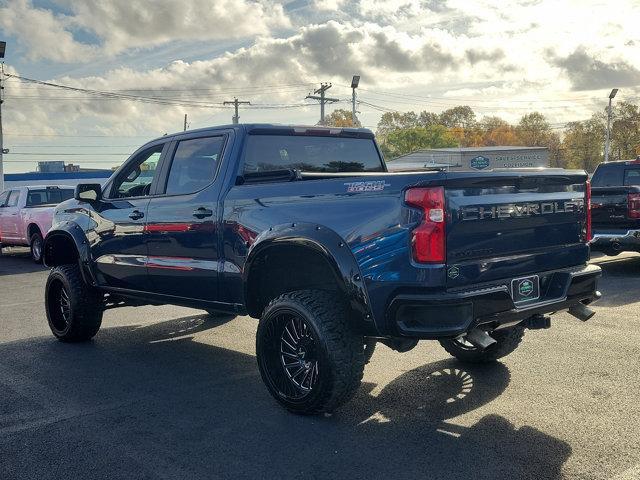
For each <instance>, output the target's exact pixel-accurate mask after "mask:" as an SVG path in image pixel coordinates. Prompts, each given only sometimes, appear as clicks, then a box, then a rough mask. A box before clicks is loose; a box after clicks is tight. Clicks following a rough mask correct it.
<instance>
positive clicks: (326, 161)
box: [244, 135, 384, 174]
mask: <svg viewBox="0 0 640 480" xmlns="http://www.w3.org/2000/svg"><path fill="white" fill-rule="evenodd" d="M286 169H294V170H300V171H303V172H323V173H327V172H382V171H384V168H383V166H382V159H381V158H380V155H379V154H378V150H377V149H376V146H375V143H374V142H373V140H372V139H368V138H367V139H365V138H336V137H316V136H311V135H300V136H296V135H250V136H249V138H248V140H247V147H246V153H245V159H244V173H245V174H246V173H259V172H270V171H278V170H286Z"/></svg>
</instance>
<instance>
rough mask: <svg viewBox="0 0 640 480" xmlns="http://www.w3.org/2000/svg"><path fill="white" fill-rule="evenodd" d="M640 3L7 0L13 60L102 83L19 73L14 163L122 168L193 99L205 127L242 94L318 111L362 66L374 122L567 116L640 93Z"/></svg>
mask: <svg viewBox="0 0 640 480" xmlns="http://www.w3.org/2000/svg"><path fill="white" fill-rule="evenodd" d="M639 18H640V1H638V0H626V1H624V0H621V1H617V2H610V1H609V2H605V1H602V2H600V1H587V0H576V1H569V0H567V1H563V0H522V1H512V2H507V1H499V0H480V1H469V0H466V1H465V0H426V1H424V0H423V1H419V0H360V1H344V0H290V1H281V2H277V1H271V0H153V1H152V0H147V1H144V0H83V1H79V0H41V1H37V0H0V40H5V41H7V53H6V58H5V61H6V65H5V73H6V74H9V75H18V76H22V77H26V78H31V79H37V80H42V81H46V82H50V83H55V84H60V85H65V86H69V87H74V88H79V89H89V90H94V91H98V93H88V92H76V91H72V90H62V89H57V88H53V87H50V86H44V85H39V84H34V83H28V82H24V81H21V80H18V79H16V78H15V77H9V78H7V79H6V82H5V86H6V89H5V103H4V105H3V109H4V110H3V113H4V115H3V120H4V130H5V147H8V148H10V149H11V152H12V153H11V154H9V155H6V156H5V162H6V163H5V171H6V172H18V171H28V170H33V169H34V167H35V163H34V162H35V161H36V160H65V161H66V162H68V163H81V164H82V165H83V166H93V167H97V166H103V167H110V166H112V165H115V164H119V163H120V162H122V160H123V159H124V158H125V157H126V155H127V154H128V153H130V152H131V151H132V150H134V149H135V147H136V146H138V145H140V144H142V143H143V142H145V141H146V140H148V139H151V138H153V137H156V136H159V135H162V134H164V133H166V132H174V131H178V130H181V129H182V123H183V117H184V114H185V113H187V114H188V116H189V124H190V127H191V128H198V127H203V126H207V125H215V124H222V123H229V122H230V119H231V116H232V113H233V112H232V111H231V110H229V109H228V108H227V107H225V106H224V105H222V104H221V103H222V102H223V101H225V100H232V99H233V98H234V97H238V98H239V99H240V100H246V101H251V103H252V105H251V106H250V107H248V108H247V107H245V108H243V109H242V110H241V112H240V116H241V121H244V122H277V123H303V124H314V123H316V122H317V121H318V119H319V107H318V105H317V103H314V102H313V101H311V100H305V96H306V95H307V94H308V93H309V92H310V90H312V89H313V88H314V87H315V88H317V87H318V86H319V83H320V82H332V84H333V87H332V88H331V90H329V92H328V94H329V95H330V96H331V97H335V98H337V99H339V100H340V101H341V102H339V103H337V104H336V105H332V106H329V107H328V111H331V110H333V109H334V108H350V106H349V103H348V102H347V100H348V99H349V98H350V89H349V84H350V81H351V77H352V75H354V74H359V75H361V77H362V80H361V83H360V87H361V88H360V89H359V99H360V100H361V101H362V102H363V103H362V104H360V106H359V111H360V119H361V121H362V123H363V124H364V125H365V126H369V127H371V128H375V125H376V124H377V122H378V120H379V118H380V115H381V114H382V112H384V111H389V110H399V111H407V110H415V111H420V110H428V111H434V112H439V111H442V110H444V109H446V108H449V107H451V106H455V105H459V104H466V105H470V106H471V107H472V108H473V109H474V110H475V111H476V112H477V114H478V115H479V116H483V115H500V116H503V117H504V118H505V119H507V120H510V121H517V119H518V118H519V117H520V116H521V115H522V114H524V113H526V112H528V111H533V110H538V111H541V112H543V113H545V114H546V115H547V116H548V118H549V120H550V121H551V122H552V124H553V125H554V127H555V128H558V129H561V128H562V125H563V124H564V123H566V122H567V121H571V120H582V119H585V118H588V117H589V116H590V115H591V113H592V112H594V111H598V110H601V109H602V108H604V106H605V105H606V101H607V95H608V92H609V91H610V89H611V88H612V87H618V88H620V93H619V95H618V98H617V99H616V100H618V99H621V100H625V99H626V100H630V101H640V99H639V97H640V26H639V25H638V19H639ZM105 92H106V93H105ZM109 92H111V93H109ZM124 95H128V96H130V97H136V98H128V99H123V98H122V97H123V96H124ZM140 97H142V98H140ZM36 153H38V154H41V155H35V154H36Z"/></svg>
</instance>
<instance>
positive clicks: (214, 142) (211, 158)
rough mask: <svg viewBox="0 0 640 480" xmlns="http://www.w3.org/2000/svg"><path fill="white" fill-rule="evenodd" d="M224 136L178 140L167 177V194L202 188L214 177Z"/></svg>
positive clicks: (194, 190) (181, 193)
mask: <svg viewBox="0 0 640 480" xmlns="http://www.w3.org/2000/svg"><path fill="white" fill-rule="evenodd" d="M223 146H224V137H221V136H220V137H207V138H193V139H191V140H181V141H180V142H178V147H177V148H176V153H175V154H174V156H173V161H172V162H171V170H170V171H169V178H168V179H167V190H166V193H167V195H184V194H188V193H194V192H197V191H198V190H202V189H203V188H204V187H206V186H207V185H209V184H211V182H213V180H214V179H215V177H216V172H217V170H218V162H219V161H220V155H221V154H222V147H223Z"/></svg>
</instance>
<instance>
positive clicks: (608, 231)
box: [591, 157, 640, 255]
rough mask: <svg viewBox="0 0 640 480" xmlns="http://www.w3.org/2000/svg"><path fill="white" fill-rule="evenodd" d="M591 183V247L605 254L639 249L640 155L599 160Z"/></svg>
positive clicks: (638, 250)
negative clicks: (615, 160) (621, 158)
mask: <svg viewBox="0 0 640 480" xmlns="http://www.w3.org/2000/svg"><path fill="white" fill-rule="evenodd" d="M591 185H592V187H593V188H592V201H591V208H592V212H593V239H592V241H591V249H592V250H594V251H599V252H603V253H606V254H607V255H618V254H619V253H620V252H626V251H631V252H640V157H639V158H637V159H636V160H623V161H618V162H607V163H601V164H600V165H598V168H596V171H595V172H594V173H593V178H592V179H591Z"/></svg>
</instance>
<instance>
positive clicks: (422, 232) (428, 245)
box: [404, 187, 446, 263]
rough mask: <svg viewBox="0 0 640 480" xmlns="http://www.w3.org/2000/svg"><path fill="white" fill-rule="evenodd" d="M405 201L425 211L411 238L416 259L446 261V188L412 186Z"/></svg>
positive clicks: (420, 260)
mask: <svg viewBox="0 0 640 480" xmlns="http://www.w3.org/2000/svg"><path fill="white" fill-rule="evenodd" d="M404 201H405V202H406V203H407V205H410V206H412V207H416V208H420V209H422V211H423V212H424V218H423V219H422V222H421V223H420V225H418V227H416V229H415V230H414V231H413V238H412V239H411V247H412V250H413V258H414V260H415V261H416V262H420V263H444V262H445V258H446V255H445V254H446V250H445V241H446V240H445V228H444V227H445V215H444V212H445V208H444V188H443V187H432V188H410V189H409V190H407V191H406V193H405V195H404Z"/></svg>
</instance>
